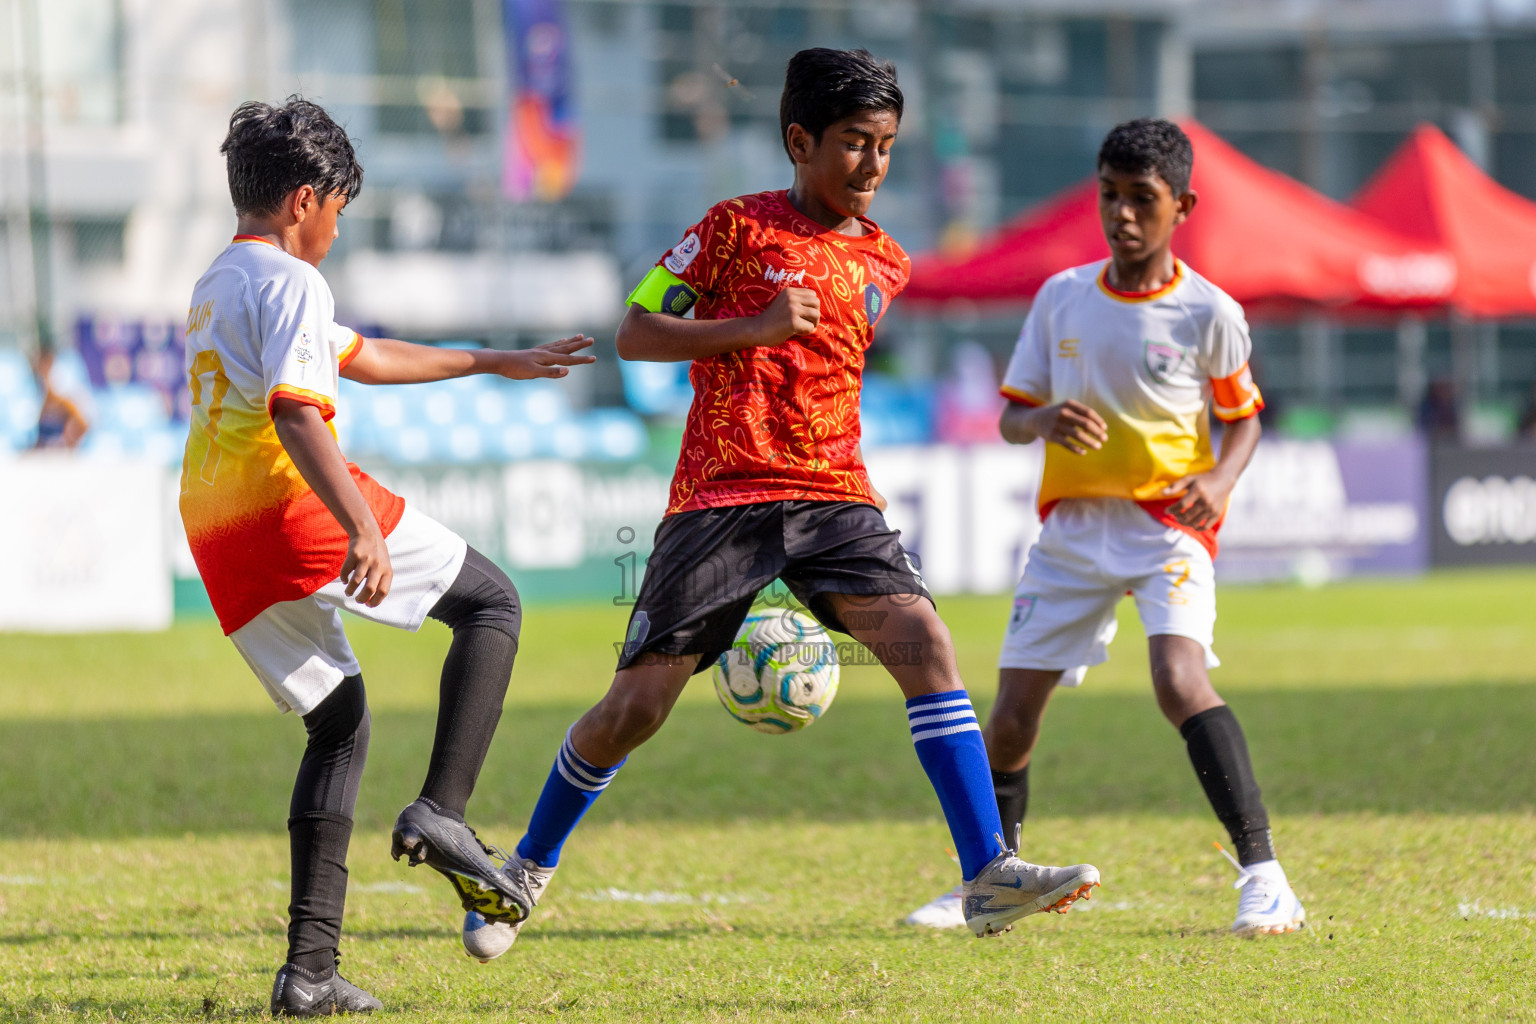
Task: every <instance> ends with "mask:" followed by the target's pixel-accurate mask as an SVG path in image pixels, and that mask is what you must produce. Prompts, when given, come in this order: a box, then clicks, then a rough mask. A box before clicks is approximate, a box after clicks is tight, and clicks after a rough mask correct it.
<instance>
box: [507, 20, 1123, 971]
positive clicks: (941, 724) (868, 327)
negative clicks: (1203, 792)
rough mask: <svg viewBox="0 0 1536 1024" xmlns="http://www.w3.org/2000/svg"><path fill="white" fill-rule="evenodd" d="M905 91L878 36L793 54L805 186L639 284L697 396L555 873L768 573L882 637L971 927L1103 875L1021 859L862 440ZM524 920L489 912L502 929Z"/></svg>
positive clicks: (990, 929) (628, 350) (640, 342)
mask: <svg viewBox="0 0 1536 1024" xmlns="http://www.w3.org/2000/svg"><path fill="white" fill-rule="evenodd" d="M901 111H902V96H901V90H900V89H899V88H898V87H897V85H896V71H895V68H894V67H892V66H891V65H889V64H885V63H881V62H879V61H876V60H875V59H874V58H873V57H872V56H870V54H869V53H867V52H866V51H863V50H854V51H842V50H825V49H814V50H804V51H801V52H800V53H798V54H796V55H795V56H794V57H793V58H791V60H790V62H789V66H788V69H787V73H786V79H785V85H784V94H783V98H782V100H781V103H780V122H781V127H782V129H783V142H784V148H785V151H786V152H787V153H788V154H789V157H790V159H791V160H792V161H793V163H794V166H795V180H794V185H793V187H791V188H790V189H788V190H786V191H779V192H765V193H761V194H758V195H753V196H743V197H740V198H737V199H731V200H728V201H726V202H722V203H719V204H717V205H716V206H715V207H713V208H712V209H711V210H710V211H709V212H708V213H707V214H706V215H705V217H704V219H703V220H702V221H700V222H699V223H698V224H697V225H695V226H694V227H693V228H691V229H690V230H689V231H687V232H686V233H685V234H684V236H683V240H682V241H681V242H679V243H678V244H677V245H676V246H674V247H673V248H672V249H671V250H670V251H669V252H668V253H667V254H666V255H665V256H664V257H663V258H662V259H661V261H660V262H659V264H658V265H657V266H656V267H655V268H654V269H653V270H652V271H651V273H650V274H649V275H648V276H647V277H646V278H645V280H644V281H642V282H641V284H640V285H639V287H637V288H636V289H635V291H634V292H633V293H632V294H631V295H630V298H629V302H630V308H629V311H628V313H627V314H626V316H625V318H624V321H623V323H622V324H621V325H620V327H619V333H618V338H617V341H618V350H619V354H620V356H622V357H623V358H626V359H644V360H654V361H674V360H684V359H687V360H691V361H692V363H693V366H692V371H691V376H692V380H693V387H694V391H695V398H694V402H693V408H692V409H691V410H690V411H689V414H688V424H687V428H686V430H685V433H684V436H683V450H682V454H681V457H680V458H679V460H678V465H677V472H676V474H675V476H674V477H673V480H672V493H671V501H670V503H669V506H668V509H667V516H666V518H665V519H664V520H663V522H662V524H661V526H660V527H659V528H658V529H657V531H656V544H655V548H654V550H653V553H652V555H651V557H650V560H649V561H648V563H647V567H646V574H645V579H644V582H643V583H642V584H641V587H640V593H639V595H638V597H637V599H636V604H635V608H634V611H633V613H632V614H631V618H630V624H629V631H628V636H627V638H626V641H625V644H624V648H623V651H622V654H621V656H620V658H619V670H618V673H617V675H616V676H615V678H614V681H613V685H612V688H611V689H610V690H609V691H608V694H607V696H605V697H604V698H603V699H602V701H600V702H599V703H598V704H597V705H596V706H595V707H593V708H592V709H591V710H590V711H588V712H587V713H586V714H585V715H584V716H582V718H581V719H580V720H579V721H577V722H576V724H575V725H573V726H572V727H571V730H570V732H569V733H567V735H566V739H565V742H564V744H563V745H562V747H561V749H560V751H559V754H558V756H557V759H556V761H555V765H554V768H553V770H552V771H551V772H550V775H549V781H548V783H546V785H545V788H544V791H543V793H542V794H541V795H540V797H539V802H538V805H537V806H536V807H535V809H534V813H533V817H532V819H531V820H530V822H529V826H528V833H527V834H526V835H525V836H524V837H523V839H522V841H521V842H520V843H519V844H518V847H517V852H516V857H515V859H516V861H517V863H518V865H519V866H521V867H522V868H523V869H524V871H525V872H527V873H528V875H530V876H532V877H535V878H538V879H539V880H540V888H542V885H544V884H547V882H548V880H549V877H550V875H551V874H552V873H553V870H554V867H555V865H556V863H557V862H558V859H559V854H560V848H561V846H562V844H563V843H564V842H565V840H566V838H567V836H569V834H570V832H571V831H572V829H574V828H575V826H576V823H577V821H578V820H579V819H580V817H581V815H582V814H583V813H584V812H585V811H586V808H587V807H588V806H590V804H591V803H592V801H593V800H595V799H596V797H597V794H598V793H600V792H601V791H602V790H603V789H604V788H605V787H606V786H607V785H608V783H609V782H610V781H611V780H612V778H613V777H614V775H615V774H616V773H617V771H618V769H619V766H620V765H621V764H622V763H623V761H624V759H625V758H626V757H627V756H628V754H629V752H630V751H631V750H633V749H635V748H636V747H638V746H639V745H640V744H641V743H643V742H644V741H645V740H646V739H647V738H649V737H650V736H651V735H652V734H653V733H655V731H656V730H657V729H658V728H660V727H661V724H662V722H663V721H665V720H666V717H667V715H668V713H669V712H670V711H671V709H672V705H673V703H674V702H675V701H676V700H677V698H678V696H679V695H680V694H681V693H682V690H683V687H684V685H686V684H687V682H688V679H689V677H690V676H692V675H693V674H694V673H696V672H699V671H702V670H704V669H706V668H708V667H709V666H710V664H711V663H712V662H714V661H715V659H716V658H718V657H719V656H720V655H721V654H722V653H723V652H725V651H726V650H727V649H728V648H729V647H730V646H731V644H732V642H733V641H734V640H735V637H736V631H737V629H738V628H739V627H740V626H741V623H742V621H743V619H744V618H745V617H746V614H747V612H748V610H749V609H750V608H751V606H752V602H753V600H754V598H756V596H757V594H758V592H759V591H760V590H762V589H763V588H764V587H766V586H768V585H770V584H771V583H772V582H773V581H774V580H775V579H782V580H783V581H784V583H785V584H786V585H787V586H788V588H789V590H790V591H791V592H792V593H793V594H794V595H795V597H796V598H798V599H799V600H800V601H801V602H802V603H803V604H804V605H805V606H806V607H807V608H809V609H810V610H811V612H813V613H814V614H815V615H816V617H817V618H819V619H820V620H821V621H822V622H823V623H824V624H826V625H827V626H828V627H829V628H831V629H834V630H838V631H840V632H844V633H849V634H851V635H852V636H854V637H855V638H856V639H858V640H859V641H860V642H862V643H864V644H865V645H867V646H868V647H869V648H870V649H871V650H872V651H873V652H874V653H875V654H876V656H878V657H880V658H881V659H882V661H884V662H885V664H886V667H887V669H888V670H889V671H890V672H891V674H892V675H893V676H894V677H895V679H896V682H897V684H898V685H899V686H900V688H901V691H902V693H903V694H904V695H905V696H906V698H907V715H908V723H909V725H910V727H911V730H912V739H913V742H914V745H915V747H916V751H917V755H918V759H919V760H920V761H921V763H922V765H923V768H924V770H925V771H926V772H927V773H928V776H929V779H930V781H931V782H932V783H933V787H934V790H935V792H936V793H937V795H938V798H939V803H940V804H941V806H942V807H943V810H944V815H945V818H946V819H947V821H948V823H949V827H950V831H951V834H952V835H953V837H954V841H955V847H956V849H957V851H958V854H959V859H960V862H961V871H962V876H963V879H964V883H965V891H966V918H967V923H968V924H969V925H970V926H971V928H972V930H973V931H974V932H975V933H976V934H977V935H978V936H983V935H992V934H997V933H999V932H1001V931H1005V930H1006V929H1007V928H1009V927H1011V925H1012V922H1013V921H1015V920H1017V919H1019V918H1020V917H1023V916H1025V915H1026V914H1030V913H1034V912H1037V911H1043V910H1065V909H1066V908H1067V907H1068V906H1069V905H1070V904H1071V903H1072V902H1073V900H1075V899H1078V898H1080V897H1082V896H1085V895H1086V894H1087V893H1088V891H1089V890H1090V889H1091V888H1092V887H1093V886H1095V885H1097V884H1098V881H1099V874H1098V871H1097V870H1096V869H1095V868H1093V867H1092V866H1090V865H1086V864H1079V865H1075V866H1073V867H1069V868H1054V867H1041V866H1038V865H1034V864H1028V863H1025V862H1024V861H1021V860H1019V859H1018V858H1017V857H1016V856H1014V853H1013V851H1012V850H1010V849H1009V848H1008V846H1007V844H1006V842H1005V841H1004V839H1003V837H1002V835H1001V832H1002V826H1001V824H1000V822H999V819H998V815H997V805H996V802H995V801H994V800H993V797H992V787H991V777H990V775H989V774H988V771H987V758H986V750H985V748H984V747H983V745H982V739H981V731H980V726H979V725H978V724H977V721H976V714H975V712H974V711H973V710H972V708H971V703H970V699H969V698H968V697H967V696H966V692H965V689H964V686H963V684H962V683H961V680H960V675H959V672H958V670H957V668H956V665H955V655H954V649H953V646H952V644H951V642H950V637H949V632H948V630H947V629H946V628H945V626H944V623H943V622H942V621H940V619H939V617H938V614H937V612H936V611H935V610H934V606H933V603H932V600H931V599H930V598H929V596H928V592H927V589H926V588H925V587H924V585H923V581H922V579H921V577H920V576H919V575H918V574H917V572H916V570H915V568H914V566H913V564H912V561H911V559H910V558H908V556H907V553H906V552H905V551H904V550H902V547H901V544H900V541H899V537H898V535H897V533H896V532H895V531H893V530H891V529H890V527H888V526H887V525H886V523H885V518H884V516H883V515H882V514H881V505H882V502H881V500H880V498H879V496H878V495H877V494H876V493H875V490H874V488H873V487H872V486H871V485H870V482H869V476H868V474H867V473H866V472H865V469H864V463H863V460H862V459H861V458H860V455H859V389H860V382H861V375H862V372H863V368H864V353H865V351H866V350H867V349H868V348H869V344H870V341H871V340H872V338H873V332H874V327H875V324H876V323H877V322H878V321H879V319H880V314H881V313H882V312H884V310H885V307H886V304H887V303H889V302H890V300H891V299H892V298H894V297H895V296H896V294H897V293H898V292H900V291H901V289H902V287H903V286H904V285H905V284H906V281H907V273H908V260H907V256H906V254H905V253H904V252H902V250H901V247H900V246H899V245H897V244H896V242H895V241H894V240H893V239H892V238H891V237H890V236H889V235H886V234H885V233H884V232H882V231H881V230H880V228H879V227H878V226H877V225H876V224H875V223H874V222H873V221H871V220H869V219H868V218H867V217H865V216H864V215H865V213H866V211H867V210H868V209H869V205H870V201H871V200H872V199H873V198H874V195H875V192H876V190H877V189H878V188H879V187H880V183H881V181H882V180H883V179H884V177H885V173H886V170H887V167H888V165H889V160H890V148H891V144H892V143H893V142H894V141H895V139H896V132H897V128H898V126H899V124H900V121H901ZM690 308H691V309H693V310H694V312H695V319H693V320H686V319H683V318H682V317H681V315H680V314H682V313H684V312H687V311H688V310H689V309H690ZM912 652H916V654H917V656H904V655H908V654H909V653H912ZM517 927H519V925H496V926H493V929H492V930H494V931H496V932H498V933H499V934H500V939H501V943H502V945H501V947H500V948H501V949H505V947H506V946H507V945H510V944H511V942H512V940H513V939H514V938H515V937H516V930H517ZM499 951H500V949H498V950H495V952H499Z"/></svg>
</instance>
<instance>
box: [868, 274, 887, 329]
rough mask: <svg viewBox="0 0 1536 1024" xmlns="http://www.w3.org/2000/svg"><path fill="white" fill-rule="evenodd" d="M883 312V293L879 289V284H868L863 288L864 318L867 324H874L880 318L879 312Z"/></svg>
mask: <svg viewBox="0 0 1536 1024" xmlns="http://www.w3.org/2000/svg"><path fill="white" fill-rule="evenodd" d="M884 312H885V294H884V293H883V292H881V291H880V286H879V285H873V284H872V285H869V286H867V287H866V288H865V289H864V318H865V320H866V322H867V323H868V324H869V326H871V327H873V326H875V322H876V321H877V320H879V319H880V314H881V313H884Z"/></svg>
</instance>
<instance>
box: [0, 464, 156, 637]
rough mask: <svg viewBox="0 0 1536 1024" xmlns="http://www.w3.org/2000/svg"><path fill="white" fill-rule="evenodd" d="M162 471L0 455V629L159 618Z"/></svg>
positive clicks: (66, 628)
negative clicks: (2, 457) (6, 457)
mask: <svg viewBox="0 0 1536 1024" xmlns="http://www.w3.org/2000/svg"><path fill="white" fill-rule="evenodd" d="M165 476H166V471H165V470H164V469H163V468H161V467H160V466H157V465H153V464H150V463H137V462H123V461H118V460H113V461H111V462H107V461H96V460H94V459H90V458H81V457H76V456H72V455H54V454H28V455H24V456H20V457H16V458H8V459H3V460H0V630H27V631H32V632H48V633H55V632H58V633H62V632H84V631H91V630H113V629H123V630H155V629H164V628H166V627H167V626H169V625H170V624H171V618H172V613H173V593H172V589H171V573H170V571H169V567H168V565H167V553H166V547H165V516H166V508H165V498H166V495H165V491H166V487H165Z"/></svg>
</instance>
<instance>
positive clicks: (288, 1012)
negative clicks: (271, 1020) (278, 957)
mask: <svg viewBox="0 0 1536 1024" xmlns="http://www.w3.org/2000/svg"><path fill="white" fill-rule="evenodd" d="M383 1007H384V1004H383V1003H381V1002H379V1001H378V1000H377V999H375V998H373V996H371V995H369V994H368V993H367V992H364V991H363V990H362V989H360V988H358V987H357V986H356V985H354V984H352V983H351V982H350V981H348V980H347V979H346V978H343V977H342V976H341V973H340V972H339V971H337V970H336V968H334V967H333V968H331V969H330V971H328V972H327V973H325V974H323V975H322V974H316V973H315V972H314V971H307V970H305V969H304V968H302V967H300V966H298V965H297V964H284V965H283V966H282V968H281V969H280V970H279V971H278V972H277V980H276V981H274V982H273V983H272V1016H274V1017H329V1016H330V1015H331V1014H333V1013H372V1012H373V1011H374V1010H380V1009H383Z"/></svg>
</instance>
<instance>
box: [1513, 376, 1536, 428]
mask: <svg viewBox="0 0 1536 1024" xmlns="http://www.w3.org/2000/svg"><path fill="white" fill-rule="evenodd" d="M1515 435H1516V436H1517V437H1519V438H1521V439H1522V440H1527V441H1536V383H1532V384H1531V393H1530V394H1529V395H1527V396H1526V399H1525V408H1524V409H1522V410H1521V412H1520V423H1519V425H1518V426H1517V427H1516V428H1515Z"/></svg>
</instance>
